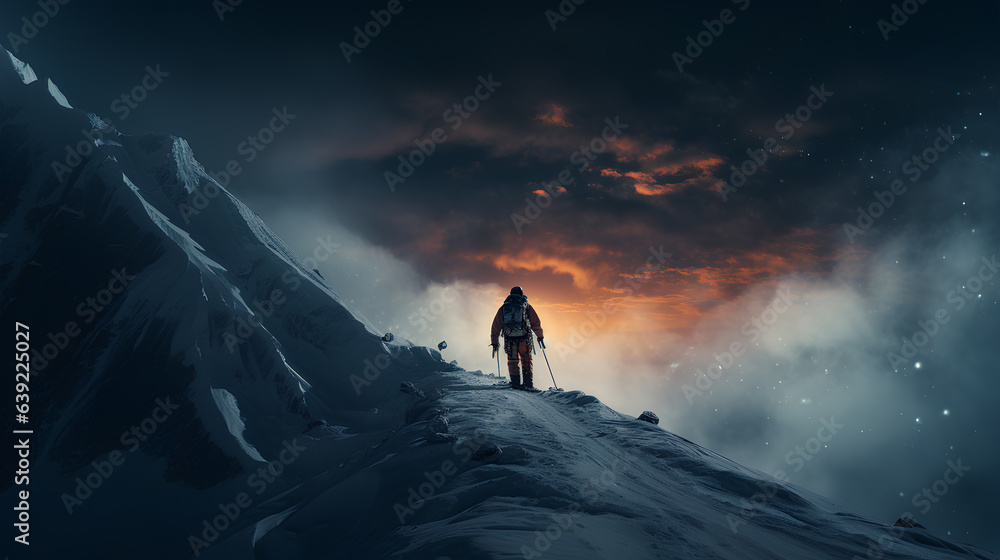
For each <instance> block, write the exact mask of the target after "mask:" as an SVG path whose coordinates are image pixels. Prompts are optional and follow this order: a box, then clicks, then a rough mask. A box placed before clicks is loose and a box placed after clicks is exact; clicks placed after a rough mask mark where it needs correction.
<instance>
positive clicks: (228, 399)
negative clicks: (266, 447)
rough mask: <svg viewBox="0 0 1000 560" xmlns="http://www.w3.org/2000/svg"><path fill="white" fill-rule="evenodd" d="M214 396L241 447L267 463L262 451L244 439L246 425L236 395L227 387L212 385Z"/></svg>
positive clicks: (248, 453)
mask: <svg viewBox="0 0 1000 560" xmlns="http://www.w3.org/2000/svg"><path fill="white" fill-rule="evenodd" d="M212 398H213V399H214V400H215V406H217V407H218V409H219V413H220V414H222V417H223V418H224V419H225V420H226V427H228V428H229V433H231V434H233V437H235V438H236V441H238V442H239V443H240V447H242V448H243V450H244V451H246V454H247V455H249V456H250V457H251V458H252V459H254V460H255V461H260V462H261V463H266V462H267V460H266V459H264V458H263V457H261V455H260V452H258V451H257V449H255V448H254V446H252V445H250V444H249V443H247V440H245V439H243V431H244V430H245V429H246V425H245V424H244V423H243V418H242V417H241V416H240V406H239V404H237V403H236V397H234V396H233V394H232V393H230V392H229V391H227V390H225V389H216V388H215V387H212Z"/></svg>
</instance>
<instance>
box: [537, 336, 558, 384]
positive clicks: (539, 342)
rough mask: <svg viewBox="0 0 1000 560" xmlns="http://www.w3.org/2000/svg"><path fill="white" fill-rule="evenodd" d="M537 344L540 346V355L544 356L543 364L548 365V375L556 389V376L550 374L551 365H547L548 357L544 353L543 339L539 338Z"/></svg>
mask: <svg viewBox="0 0 1000 560" xmlns="http://www.w3.org/2000/svg"><path fill="white" fill-rule="evenodd" d="M538 345H539V346H541V347H542V357H543V358H545V365H546V366H548V368H549V377H551V378H552V384H553V385H555V388H556V389H558V388H559V384H558V383H556V376H555V375H552V366H551V365H549V357H548V356H546V355H545V341H544V340H539V341H538Z"/></svg>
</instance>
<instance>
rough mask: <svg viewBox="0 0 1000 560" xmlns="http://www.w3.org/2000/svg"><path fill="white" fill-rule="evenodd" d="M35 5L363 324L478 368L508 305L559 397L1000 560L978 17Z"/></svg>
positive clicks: (992, 261) (749, 8) (930, 7)
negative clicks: (639, 420) (571, 396)
mask: <svg viewBox="0 0 1000 560" xmlns="http://www.w3.org/2000/svg"><path fill="white" fill-rule="evenodd" d="M42 4H44V2H42V3H41V4H40V3H38V2H32V1H25V0H6V1H5V2H3V3H2V4H0V22H2V25H0V32H2V33H3V39H2V41H3V43H4V46H5V48H7V49H8V50H10V51H11V52H13V53H15V54H16V55H17V56H18V57H19V58H21V59H22V60H25V61H26V62H28V63H30V64H32V65H33V66H35V67H36V68H39V69H44V72H45V73H46V74H48V75H50V76H53V77H54V79H55V80H56V82H57V83H58V85H59V88H60V89H61V91H62V92H63V93H64V94H65V95H66V97H67V98H68V99H69V100H70V102H71V103H73V105H74V106H75V107H81V108H86V109H88V110H91V111H94V112H96V113H98V114H100V115H103V116H104V117H105V118H106V119H107V120H109V121H110V122H112V123H113V124H114V125H115V126H116V127H118V128H119V130H121V131H123V132H128V133H138V132H143V131H154V130H155V131H165V132H169V133H170V134H174V135H176V136H181V137H184V138H185V139H187V140H188V142H189V143H190V145H191V146H192V148H193V149H194V151H195V154H196V155H197V157H198V159H199V160H200V161H201V162H202V163H203V164H204V165H205V167H206V169H207V170H208V171H210V172H213V173H215V174H216V175H215V176H216V178H217V179H218V180H219V181H220V182H221V183H223V184H224V186H226V188H227V189H228V190H230V191H231V192H232V193H234V194H235V195H236V196H238V197H240V198H241V199H243V200H244V201H245V202H247V204H248V205H249V206H250V207H251V208H252V209H253V210H254V211H256V212H257V213H258V214H259V215H260V216H261V217H262V218H263V219H264V221H265V222H266V223H268V224H269V225H270V226H271V227H272V229H274V230H275V232H276V233H278V234H279V235H280V236H281V237H282V238H283V239H285V241H286V242H287V243H288V244H289V245H290V246H292V247H293V248H294V249H296V250H297V251H299V252H300V253H301V254H302V255H303V256H306V257H311V258H313V259H314V260H315V268H317V269H318V270H319V271H320V272H321V273H322V274H323V276H324V277H325V278H326V279H327V280H328V282H329V283H330V285H331V287H332V288H333V289H334V291H336V292H337V293H338V294H339V295H340V296H341V298H342V299H343V300H344V302H345V303H346V304H347V305H349V306H351V307H352V308H353V309H355V310H357V311H358V312H360V313H361V314H363V315H364V316H365V317H366V318H367V319H368V320H369V321H370V322H371V324H372V325H373V327H374V328H375V329H376V330H378V331H383V332H393V333H394V334H396V335H397V336H401V337H404V338H407V339H409V340H412V341H413V342H415V343H417V344H423V345H429V346H436V345H437V343H438V342H440V341H442V340H444V341H447V343H448V348H447V349H446V350H444V351H443V356H444V358H445V359H446V360H452V359H454V360H457V361H458V363H459V364H460V365H462V366H463V367H465V368H466V369H469V370H475V369H478V370H481V371H483V372H495V371H496V363H495V362H493V361H492V360H491V356H490V350H489V348H488V346H487V345H488V342H489V338H488V329H489V325H490V322H491V321H492V318H493V314H494V313H495V311H496V308H497V307H498V306H499V304H500V303H501V302H502V300H503V297H504V296H505V295H506V294H507V292H508V291H509V289H510V287H511V286H514V285H520V286H522V287H523V288H524V292H525V294H526V295H528V298H529V301H530V302H531V303H532V305H533V306H534V307H535V309H536V310H537V311H538V313H539V316H540V317H541V320H542V326H543V327H544V329H545V333H546V342H547V346H548V350H547V353H546V356H547V358H548V361H549V363H550V365H551V370H552V373H553V375H554V376H555V380H556V381H557V382H558V384H559V386H560V387H564V388H566V389H579V390H583V391H585V392H587V393H590V394H594V395H596V396H598V397H599V398H600V399H601V400H602V401H603V402H605V403H606V404H608V405H609V406H612V407H613V408H615V409H616V410H619V411H620V412H623V413H626V414H631V415H638V414H639V413H641V412H642V411H643V410H650V411H653V412H654V413H656V414H657V415H658V416H659V417H660V425H661V426H662V427H664V428H665V429H667V430H669V431H672V432H674V433H677V434H679V435H681V436H683V437H686V438H688V439H691V440H692V441H695V442H697V443H699V444H701V445H704V446H706V447H708V448H710V449H712V450H714V451H716V452H718V453H720V454H722V455H725V456H727V457H730V458H732V459H734V460H737V461H739V462H741V463H743V464H746V465H748V466H751V467H754V468H757V469H760V470H761V471H764V472H766V473H769V474H774V473H776V472H779V471H782V472H783V474H784V475H785V476H787V478H788V479H790V480H791V481H792V482H793V483H795V484H798V485H801V486H804V487H806V488H809V489H811V490H813V491H816V492H819V493H821V494H824V495H826V496H829V497H832V498H834V499H837V500H840V501H842V502H844V503H846V504H849V505H851V506H854V507H856V508H858V509H861V510H864V511H868V512H871V513H874V514H876V515H878V516H880V517H881V518H883V519H885V520H886V521H888V522H892V521H894V520H895V519H896V518H897V517H900V516H901V515H903V514H904V513H906V512H909V513H911V514H912V515H913V516H914V517H915V518H916V519H917V521H918V522H920V523H922V524H924V525H926V526H927V527H928V528H929V529H931V530H932V531H933V532H935V533H937V534H941V535H947V534H950V535H951V536H952V537H954V538H955V539H957V540H960V541H964V542H971V543H973V544H978V545H980V546H984V547H986V548H989V549H992V550H994V551H997V550H1000V540H998V539H1000V537H998V536H997V533H998V532H997V530H996V529H997V524H998V516H997V514H996V508H995V507H994V505H995V503H996V502H997V500H1000V485H998V484H997V481H996V476H995V474H994V473H996V472H997V470H998V468H1000V454H998V452H997V451H996V449H995V446H994V445H992V444H993V443H994V442H996V441H997V440H998V436H1000V433H998V432H1000V428H998V427H997V426H998V424H1000V422H998V420H1000V413H998V412H997V410H998V408H997V407H996V406H995V404H994V400H995V395H996V394H998V391H1000V380H998V378H997V376H996V375H995V374H994V372H995V371H996V367H995V362H996V350H995V348H996V344H995V340H996V337H997V335H998V334H1000V321H998V303H997V302H998V298H1000V294H998V281H997V278H998V277H997V276H996V274H997V272H1000V271H998V270H997V268H998V266H1000V265H998V263H997V260H996V254H997V249H998V246H1000V243H998V231H997V227H996V220H995V216H996V215H997V209H998V199H997V197H998V195H997V179H996V177H997V172H998V171H1000V163H998V157H997V148H998V147H997V146H996V143H997V140H998V129H997V120H996V115H997V110H998V108H1000V107H998V95H997V94H998V92H997V89H996V79H997V73H996V72H997V60H998V58H997V54H998V52H997V50H998V48H997V43H996V40H995V31H994V28H995V26H996V23H997V21H998V16H1000V5H998V4H997V3H996V2H985V1H984V2H971V1H955V2H943V1H940V0H929V1H926V2H924V3H919V2H917V1H916V0H910V1H908V2H896V3H893V2H888V1H886V2H881V1H874V2H871V1H866V2H832V1H819V2H808V3H805V2H771V3H766V4H765V3H764V2H760V1H759V0H738V1H717V2H683V3H682V2H657V3H653V2H646V3H634V2H600V1H598V0H587V1H585V2H580V3H579V4H577V3H575V2H572V1H570V0H564V1H563V2H557V1H555V0H551V1H540V2H505V3H482V4H476V5H470V4H468V3H452V2H437V3H430V2H427V3H421V2H411V1H409V0H402V1H401V2H388V1H387V2H381V1H378V2H336V3H327V2H323V3H321V2H308V3H294V4H290V3H278V2H267V3H265V2H249V1H243V2H239V3H237V2H235V1H234V0H219V1H216V2H209V1H199V2H194V1H177V2H167V1H148V2H142V3H135V2H125V1H124V0H106V1H101V2H96V3H87V2H80V1H69V2H67V3H65V4H64V5H63V4H59V6H58V12H56V13H55V14H54V15H52V14H51V12H52V11H53V10H54V8H53V7H52V6H49V8H48V9H49V10H50V13H48V14H46V13H44V11H43V10H44V6H43V5H42ZM234 4H235V5H234ZM390 10H391V11H390ZM39 13H42V14H43V15H38V14H39ZM22 18H26V19H22ZM32 20H34V23H31V21H32ZM147 76H149V77H147ZM144 83H145V85H144ZM150 86H152V87H150ZM535 362H536V364H535V372H536V373H535V379H536V385H539V386H542V387H548V386H550V385H551V383H550V381H551V380H550V379H545V377H547V376H548V373H549V371H548V369H547V368H545V365H544V364H545V362H544V358H543V356H542V355H537V356H536V357H535ZM956 473H957V474H956ZM959 474H960V475H961V476H958V475H959Z"/></svg>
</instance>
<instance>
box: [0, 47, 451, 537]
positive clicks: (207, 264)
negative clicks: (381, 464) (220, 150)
mask: <svg viewBox="0 0 1000 560" xmlns="http://www.w3.org/2000/svg"><path fill="white" fill-rule="evenodd" d="M0 91H2V92H3V93H2V94H0V177H2V183H0V190H2V193H3V197H2V201H0V232H2V233H4V234H5V237H3V238H2V239H0V272H2V273H3V280H2V284H0V308H2V313H3V315H4V319H5V320H7V321H9V322H14V321H19V322H21V323H24V324H26V325H28V326H29V327H30V333H31V356H32V368H31V370H32V371H31V381H30V388H31V389H30V390H31V393H30V395H31V414H30V422H29V426H28V427H30V428H31V429H33V430H34V432H35V436H34V442H33V453H34V455H33V457H32V461H33V464H34V465H35V467H36V471H35V472H36V474H35V476H34V479H35V481H37V482H35V483H34V485H33V487H32V488H33V489H35V490H34V492H33V493H34V495H35V496H34V503H35V504H36V505H35V508H36V511H37V512H38V514H37V515H38V516H39V518H40V519H48V520H50V521H51V525H50V526H51V527H58V526H60V525H67V524H68V525H72V526H73V527H75V529H74V531H73V532H79V533H80V534H81V535H86V534H88V531H87V530H86V529H88V528H89V529H96V528H97V526H98V523H99V524H107V523H109V522H111V523H113V522H121V523H123V524H125V525H128V524H129V523H132V522H137V521H130V520H129V517H130V516H129V514H128V513H127V510H121V511H117V512H116V511H114V508H113V507H111V505H112V504H114V503H116V500H120V499H122V498H123V496H126V495H127V496H128V497H129V499H130V500H136V501H138V502H140V503H141V501H142V500H144V499H150V500H153V499H154V498H153V497H152V490H149V488H152V487H154V486H160V485H162V484H163V483H166V484H170V485H175V487H176V488H177V489H178V492H177V493H175V494H174V495H173V496H160V495H158V496H157V497H156V498H155V500H156V501H163V500H166V503H161V506H162V507H163V508H165V509H166V510H172V511H177V510H182V509H184V508H185V505H184V503H185V500H187V501H190V500H191V496H192V494H191V492H192V491H196V492H203V493H204V496H203V498H202V500H200V501H199V503H200V504H201V505H199V506H197V507H196V509H197V508H198V507H202V505H205V504H207V505H209V506H211V505H212V504H213V503H214V502H213V500H215V497H216V496H226V495H227V494H231V493H232V492H231V490H230V489H229V487H230V486H232V485H233V484H237V485H238V484H240V483H242V479H244V478H246V474H247V473H252V472H254V471H255V470H257V469H259V468H260V467H261V465H264V464H265V462H266V461H270V460H271V459H273V458H274V457H276V456H278V454H280V452H281V451H282V450H283V449H284V443H285V442H286V441H291V440H292V439H293V438H294V437H295V436H299V435H301V434H303V432H305V431H307V429H308V428H310V427H314V426H316V425H325V426H338V427H339V428H338V429H340V430H343V431H346V432H352V433H360V432H363V433H364V434H363V439H364V438H369V437H370V438H372V439H374V440H378V439H380V438H382V437H384V433H383V432H385V431H387V430H389V429H391V428H392V426H394V425H396V424H398V423H399V422H402V421H403V420H404V418H405V413H406V409H407V403H406V401H405V399H401V398H400V396H399V391H398V387H399V376H401V375H402V374H403V372H406V374H407V375H411V374H412V373H413V371H414V366H418V365H419V366H421V367H423V368H424V369H427V370H432V369H451V366H448V365H447V364H443V363H442V362H440V360H439V358H440V356H439V355H437V354H436V353H431V352H429V351H427V350H426V349H412V348H409V347H406V346H404V347H393V348H391V350H393V352H392V353H390V347H387V346H386V345H385V344H383V343H382V342H381V341H380V340H379V337H378V336H377V335H375V334H374V333H372V332H371V331H370V330H369V329H368V328H366V327H365V326H364V325H363V324H362V323H361V322H360V321H359V320H358V319H357V318H355V316H354V315H353V314H352V312H351V311H350V310H348V309H346V308H345V307H344V306H342V305H341V304H340V303H339V302H338V300H337V299H336V295H335V293H334V292H333V291H332V290H331V289H330V288H329V287H328V286H327V285H326V284H325V282H324V281H323V280H322V279H321V278H319V277H318V276H317V275H316V274H315V273H314V272H312V271H309V270H307V269H305V267H303V266H302V265H301V264H300V259H299V258H298V257H297V256H296V255H295V254H294V253H293V252H292V251H290V250H289V249H288V248H287V247H286V246H285V245H284V244H283V243H282V242H281V241H280V240H279V239H277V238H276V237H275V236H274V235H273V234H272V233H271V232H270V231H269V230H268V229H267V228H266V226H264V224H263V223H262V222H260V220H259V219H258V218H257V217H256V215H254V214H253V212H251V211H250V210H249V209H248V208H247V207H246V206H244V205H243V204H242V203H241V202H240V201H238V200H237V199H235V198H234V197H232V196H231V195H229V193H227V192H226V191H224V190H223V189H220V188H219V187H218V185H217V184H215V183H214V181H213V180H212V179H211V178H210V177H209V176H208V175H207V174H206V173H205V172H204V170H203V169H202V167H201V166H200V164H198V163H197V161H196V160H195V159H194V155H193V153H192V152H191V150H190V148H189V147H188V145H187V143H186V142H185V141H184V140H182V139H179V138H175V137H173V136H170V135H167V134H160V133H147V134H139V135H127V134H122V133H120V132H119V131H117V130H115V129H113V128H110V127H108V126H107V125H106V124H104V123H103V122H102V121H101V120H100V119H98V118H97V117H96V116H94V115H90V114H88V113H85V112H83V111H79V110H75V109H68V108H65V107H63V106H60V105H59V104H58V103H57V102H56V100H55V99H54V98H53V97H52V96H51V95H50V94H49V91H48V90H47V89H46V87H45V81H44V80H38V81H34V82H32V83H28V84H25V83H23V80H22V79H20V77H19V76H18V74H17V73H16V72H15V71H13V69H12V68H11V66H10V65H9V64H8V63H7V55H6V53H4V56H3V58H2V60H0ZM364 358H367V359H368V360H369V362H368V363H376V361H377V363H378V364H380V367H379V368H377V369H376V370H374V374H373V373H372V372H371V371H369V372H368V374H367V375H368V377H367V378H366V377H365V375H366V373H365V369H366V362H365V359H364ZM359 380H361V381H360V382H359ZM359 386H360V388H361V389H363V390H358V388H359ZM164 402H166V403H169V405H168V406H166V408H164V410H168V411H169V414H166V413H165V412H164V411H163V410H160V411H159V412H157V409H158V408H160V407H161V404H162V403H164ZM374 408H379V409H380V411H379V414H373V413H372V412H371V411H372V409H374ZM11 422H12V420H11V419H8V420H7V424H6V426H7V427H8V429H13V428H14V426H13V425H12V424H11ZM144 422H145V424H144ZM133 428H136V429H137V430H133ZM251 449H252V451H251ZM115 453H121V454H122V456H124V457H125V458H126V459H130V461H128V462H126V464H125V466H121V467H119V472H128V474H127V475H126V474H121V475H119V479H122V480H124V479H125V478H128V479H129V480H130V481H131V483H130V485H131V487H130V488H117V489H114V488H111V487H112V486H114V485H112V484H111V483H110V482H109V483H108V484H105V485H104V486H105V488H106V489H104V490H100V489H93V497H89V494H88V492H86V491H83V492H81V493H82V494H88V498H87V499H85V500H82V501H81V503H80V504H75V503H74V505H73V506H71V507H67V506H66V500H64V499H62V498H61V497H62V496H63V495H70V496H72V497H73V498H75V499H77V500H79V497H78V496H77V495H76V493H75V492H74V490H75V489H76V487H77V486H78V484H77V479H78V478H80V479H83V480H85V479H86V477H87V476H88V475H90V474H92V473H93V472H94V470H95V468H96V467H94V466H93V465H94V464H95V462H96V464H106V463H107V462H108V461H109V460H110V457H117V455H112V454H115ZM139 456H141V457H142V459H141V460H136V459H132V458H133V457H139ZM140 464H142V465H145V466H143V467H142V468H140ZM3 466H4V467H5V468H9V469H10V470H9V471H8V472H12V471H13V470H15V468H14V456H13V455H10V454H5V455H4V465H3ZM102 478H103V479H104V480H105V481H108V480H110V477H105V476H103V475H102ZM94 480H97V479H94ZM11 484H12V482H11V479H10V478H9V477H7V478H5V482H4V484H3V486H2V488H0V491H4V492H6V491H8V490H10V489H11ZM70 501H71V502H72V501H73V499H72V498H71V499H70ZM171 501H173V502H174V503H171ZM88 509H89V510H90V511H89V512H88ZM71 510H75V511H72V513H71ZM96 511H102V512H105V513H107V512H108V511H111V513H110V515H111V516H112V518H111V519H110V520H109V519H104V520H99V519H95V518H92V517H90V516H88V515H87V514H88V513H90V512H96ZM81 513H82V515H81ZM70 522H71V523H70ZM42 524H43V522H42V521H39V522H38V526H42ZM154 532H155V531H154ZM50 544H53V543H51V542H50Z"/></svg>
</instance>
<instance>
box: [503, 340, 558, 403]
mask: <svg viewBox="0 0 1000 560" xmlns="http://www.w3.org/2000/svg"><path fill="white" fill-rule="evenodd" d="M538 345H539V346H541V347H542V357H543V358H545V365H546V366H547V367H548V368H549V377H551V378H552V385H554V386H555V388H556V390H557V391H561V390H562V389H560V388H559V384H558V383H556V376H555V375H552V366H551V365H549V357H548V356H546V355H545V341H544V340H542V339H538ZM498 363H499V362H498Z"/></svg>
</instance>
